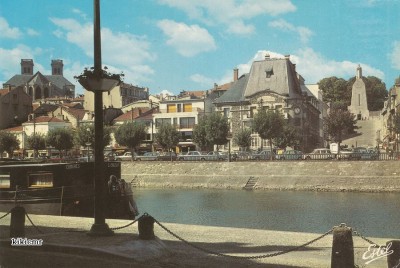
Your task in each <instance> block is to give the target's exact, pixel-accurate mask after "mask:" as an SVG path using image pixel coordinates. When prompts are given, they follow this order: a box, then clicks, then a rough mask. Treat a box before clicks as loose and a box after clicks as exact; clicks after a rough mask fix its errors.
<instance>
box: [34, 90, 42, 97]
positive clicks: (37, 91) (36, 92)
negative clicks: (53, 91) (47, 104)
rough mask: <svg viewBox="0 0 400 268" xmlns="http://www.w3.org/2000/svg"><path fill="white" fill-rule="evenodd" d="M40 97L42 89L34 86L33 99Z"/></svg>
mask: <svg viewBox="0 0 400 268" xmlns="http://www.w3.org/2000/svg"><path fill="white" fill-rule="evenodd" d="M41 98H42V89H41V88H40V87H36V89H35V100H37V99H41Z"/></svg>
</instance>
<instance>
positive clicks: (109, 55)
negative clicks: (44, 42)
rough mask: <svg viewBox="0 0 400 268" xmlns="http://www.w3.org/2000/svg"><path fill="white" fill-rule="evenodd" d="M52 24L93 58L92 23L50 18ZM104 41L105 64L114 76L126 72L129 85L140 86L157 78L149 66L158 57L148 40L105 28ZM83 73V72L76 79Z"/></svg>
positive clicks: (60, 35) (57, 34) (103, 54)
mask: <svg viewBox="0 0 400 268" xmlns="http://www.w3.org/2000/svg"><path fill="white" fill-rule="evenodd" d="M50 20H51V21H52V22H53V23H54V24H55V25H56V26H58V27H59V28H58V29H57V30H55V31H54V32H53V34H54V35H55V36H57V37H58V38H64V39H66V40H67V41H68V42H70V43H72V44H74V45H76V46H78V47H79V48H81V49H82V50H83V51H84V53H85V54H86V55H87V56H89V57H91V58H93V25H92V23H84V24H81V23H79V22H78V21H76V20H74V19H59V18H50ZM101 38H102V43H101V46H102V62H103V64H104V65H107V67H108V68H109V70H110V71H111V72H116V73H120V72H121V71H122V72H124V74H125V81H126V82H127V83H134V84H140V83H144V82H147V81H149V76H151V75H152V74H154V70H153V69H152V68H151V67H150V66H149V65H147V63H148V62H149V61H154V60H155V59H156V55H155V54H154V53H153V52H152V51H151V48H150V43H149V42H148V41H147V39H146V37H140V36H136V35H133V34H130V33H126V32H113V31H111V30H110V29H108V28H102V29H101ZM77 64H78V65H79V63H77ZM89 65H90V66H92V65H93V64H89ZM86 67H88V66H86ZM82 70H83V68H82V69H81V70H79V72H77V73H75V75H76V74H79V73H80V72H82Z"/></svg>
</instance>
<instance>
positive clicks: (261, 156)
mask: <svg viewBox="0 0 400 268" xmlns="http://www.w3.org/2000/svg"><path fill="white" fill-rule="evenodd" d="M271 154H272V159H275V154H274V153H272V152H271V151H267V150H264V151H261V152H257V153H253V154H251V156H250V159H252V160H270V159H271Z"/></svg>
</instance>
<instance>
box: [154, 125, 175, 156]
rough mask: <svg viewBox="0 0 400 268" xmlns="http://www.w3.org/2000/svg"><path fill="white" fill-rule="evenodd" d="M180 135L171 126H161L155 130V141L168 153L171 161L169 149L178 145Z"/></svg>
mask: <svg viewBox="0 0 400 268" xmlns="http://www.w3.org/2000/svg"><path fill="white" fill-rule="evenodd" d="M180 137H181V133H180V132H179V131H178V130H176V127H175V126H173V125H171V124H162V125H161V126H160V127H159V128H158V129H157V134H156V136H155V141H156V142H157V143H158V144H159V145H160V146H161V147H162V148H163V150H167V151H169V152H170V156H171V161H172V153H171V151H170V149H173V148H174V147H176V146H177V145H178V143H179V139H180Z"/></svg>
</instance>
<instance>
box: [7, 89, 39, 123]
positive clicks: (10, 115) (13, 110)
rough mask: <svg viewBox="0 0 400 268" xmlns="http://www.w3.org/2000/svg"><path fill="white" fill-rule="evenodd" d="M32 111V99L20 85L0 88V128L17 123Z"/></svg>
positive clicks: (24, 119) (22, 120)
mask: <svg viewBox="0 0 400 268" xmlns="http://www.w3.org/2000/svg"><path fill="white" fill-rule="evenodd" d="M31 112H32V100H31V97H30V96H28V94H26V93H25V92H24V90H23V88H22V87H15V88H13V89H10V88H6V89H2V90H0V129H5V128H9V127H12V126H15V125H19V124H21V123H22V122H25V121H26V120H27V119H28V115H29V114H30V113H31Z"/></svg>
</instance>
